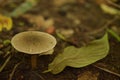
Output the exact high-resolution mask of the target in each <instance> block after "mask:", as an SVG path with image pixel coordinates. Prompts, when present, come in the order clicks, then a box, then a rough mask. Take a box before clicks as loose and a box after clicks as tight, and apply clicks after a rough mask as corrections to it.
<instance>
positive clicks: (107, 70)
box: [93, 64, 120, 77]
mask: <svg viewBox="0 0 120 80" xmlns="http://www.w3.org/2000/svg"><path fill="white" fill-rule="evenodd" d="M93 66H94V67H96V68H98V69H100V70H103V71H105V72H108V73H111V74H114V75H116V76H118V77H120V74H118V73H116V72H113V71H111V70H109V69H107V68H103V67H100V66H98V65H95V64H94V65H93Z"/></svg>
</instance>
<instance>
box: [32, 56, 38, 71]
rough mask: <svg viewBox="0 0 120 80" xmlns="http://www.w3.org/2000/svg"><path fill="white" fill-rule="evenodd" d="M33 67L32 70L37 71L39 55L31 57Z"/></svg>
mask: <svg viewBox="0 0 120 80" xmlns="http://www.w3.org/2000/svg"><path fill="white" fill-rule="evenodd" d="M31 67H32V69H35V68H36V67H37V55H32V56H31Z"/></svg>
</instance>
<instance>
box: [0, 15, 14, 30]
mask: <svg viewBox="0 0 120 80" xmlns="http://www.w3.org/2000/svg"><path fill="white" fill-rule="evenodd" d="M3 28H5V29H6V30H8V31H9V30H11V28H12V19H11V18H10V17H7V16H3V15H0V31H2V30H3Z"/></svg>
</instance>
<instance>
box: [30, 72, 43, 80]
mask: <svg viewBox="0 0 120 80" xmlns="http://www.w3.org/2000/svg"><path fill="white" fill-rule="evenodd" d="M32 72H33V73H34V74H35V75H37V76H38V77H39V78H40V79H42V80H45V79H44V78H43V77H42V76H41V75H40V74H38V73H36V72H35V71H32Z"/></svg>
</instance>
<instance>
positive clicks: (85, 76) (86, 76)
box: [77, 71, 99, 80]
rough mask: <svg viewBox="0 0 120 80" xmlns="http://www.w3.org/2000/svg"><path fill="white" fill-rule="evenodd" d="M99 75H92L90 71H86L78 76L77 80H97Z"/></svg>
mask: <svg viewBox="0 0 120 80" xmlns="http://www.w3.org/2000/svg"><path fill="white" fill-rule="evenodd" d="M98 75H99V73H94V74H93V72H91V71H86V72H84V73H82V74H81V75H79V76H78V79H77V80H97V78H98Z"/></svg>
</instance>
